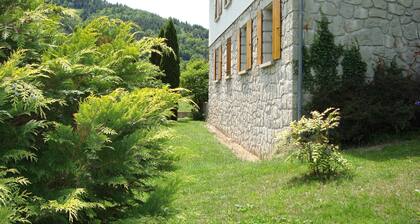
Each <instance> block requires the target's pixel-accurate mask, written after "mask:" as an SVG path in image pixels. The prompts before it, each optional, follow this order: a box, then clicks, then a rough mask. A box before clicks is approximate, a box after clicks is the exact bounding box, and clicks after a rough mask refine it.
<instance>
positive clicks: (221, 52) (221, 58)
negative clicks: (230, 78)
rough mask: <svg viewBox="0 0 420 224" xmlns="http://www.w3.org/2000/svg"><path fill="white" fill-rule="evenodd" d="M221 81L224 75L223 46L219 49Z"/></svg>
mask: <svg viewBox="0 0 420 224" xmlns="http://www.w3.org/2000/svg"><path fill="white" fill-rule="evenodd" d="M218 56H219V64H218V67H219V80H222V74H223V49H222V46H220V47H219V55H218Z"/></svg>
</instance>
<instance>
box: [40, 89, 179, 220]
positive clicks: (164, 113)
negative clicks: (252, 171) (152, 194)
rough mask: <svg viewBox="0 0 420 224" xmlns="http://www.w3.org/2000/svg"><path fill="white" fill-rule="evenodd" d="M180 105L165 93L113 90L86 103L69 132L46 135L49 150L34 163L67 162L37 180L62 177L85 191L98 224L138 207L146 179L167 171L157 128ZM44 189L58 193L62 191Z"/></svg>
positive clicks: (161, 135) (166, 153)
mask: <svg viewBox="0 0 420 224" xmlns="http://www.w3.org/2000/svg"><path fill="white" fill-rule="evenodd" d="M180 99H181V95H180V94H177V93H176V92H173V91H172V90H169V89H166V88H164V89H152V88H144V89H138V90H135V91H133V92H127V91H124V90H122V89H119V90H116V91H114V92H113V93H111V94H109V95H106V96H101V97H97V96H91V97H88V98H87V99H86V100H85V101H84V102H83V103H81V104H80V106H79V112H78V113H77V114H76V115H75V121H76V124H77V127H76V128H75V129H73V128H72V127H70V126H63V125H58V126H57V127H56V129H55V130H53V131H51V132H49V133H48V134H47V135H46V138H45V141H46V142H47V143H48V145H49V148H50V149H51V150H49V151H48V152H47V154H45V156H43V157H41V158H40V163H41V164H45V163H47V162H48V161H49V162H51V161H54V163H58V162H59V161H61V160H63V158H61V156H63V155H66V157H67V158H66V159H65V162H63V163H62V166H55V167H54V168H52V169H51V168H47V167H45V170H43V171H41V173H45V176H44V177H40V180H43V179H45V178H49V179H50V181H52V182H53V183H58V182H60V179H61V178H62V177H63V176H65V177H66V178H69V179H68V182H67V183H68V187H70V186H74V184H77V187H81V188H83V189H86V190H87V192H89V194H88V195H89V196H90V197H89V196H88V197H87V198H88V199H89V201H95V203H100V204H97V205H101V206H100V207H95V208H101V209H96V210H95V212H96V214H98V217H100V218H101V219H102V220H103V221H104V222H106V220H107V217H108V216H109V215H110V214H115V213H117V214H118V213H119V212H120V211H123V210H124V209H127V208H129V207H131V206H134V205H136V204H137V205H139V204H141V203H142V197H140V195H141V194H144V193H146V192H149V191H150V190H151V189H153V188H152V185H151V182H150V179H151V178H153V177H157V176H160V175H161V173H162V171H163V170H166V169H168V168H170V167H171V161H172V159H171V158H172V157H171V153H170V152H169V151H168V150H169V149H168V148H164V147H162V143H163V142H164V141H165V139H167V137H168V135H167V134H165V133H166V132H164V131H163V130H162V125H163V124H164V123H165V121H166V118H167V117H168V116H170V115H171V113H172V112H171V109H173V108H174V107H175V106H176V104H177V102H178V101H179V100H180ZM52 158H54V159H52ZM38 170H42V168H38ZM51 177H55V178H56V180H55V181H54V180H52V179H51ZM37 185H38V186H40V185H41V186H42V183H41V182H39V183H37ZM45 187H49V188H50V189H51V190H53V191H62V190H61V188H62V187H64V186H63V185H57V184H53V185H46V186H45ZM54 189H55V190H54ZM66 197H69V196H66ZM104 201H106V203H104ZM54 205H56V204H54ZM102 208H106V210H102ZM92 209H93V208H92ZM61 211H62V210H60V212H61ZM67 212H68V211H67ZM75 214H76V213H75ZM99 214H100V215H99ZM120 215H121V214H120Z"/></svg>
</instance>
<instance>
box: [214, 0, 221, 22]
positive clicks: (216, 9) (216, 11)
mask: <svg viewBox="0 0 420 224" xmlns="http://www.w3.org/2000/svg"><path fill="white" fill-rule="evenodd" d="M222 12H223V0H214V20H215V21H216V22H217V21H219V19H220V17H221V16H222Z"/></svg>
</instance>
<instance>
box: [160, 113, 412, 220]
mask: <svg viewBox="0 0 420 224" xmlns="http://www.w3.org/2000/svg"><path fill="white" fill-rule="evenodd" d="M173 129H174V131H175V133H176V137H175V138H174V139H173V140H171V142H170V143H171V145H173V146H175V151H176V154H177V155H178V156H179V161H178V162H177V166H178V169H177V171H175V173H174V174H173V175H171V176H170V178H169V179H170V180H171V181H166V182H164V183H163V185H162V186H169V188H171V187H173V186H174V185H175V184H174V180H175V179H176V180H179V182H178V183H179V184H178V190H177V191H176V192H175V191H173V190H171V189H166V190H164V189H163V190H162V189H161V191H162V192H164V193H166V194H167V195H165V194H160V197H161V198H165V199H167V201H168V202H169V201H170V198H172V199H174V201H173V202H172V203H171V206H170V208H171V209H169V210H168V211H170V212H168V213H170V214H171V216H169V217H168V220H169V221H167V222H168V223H283V222H285V223H419V221H420V219H419V217H420V216H419V215H420V213H419V212H420V210H419V209H420V193H419V189H420V139H418V140H411V141H405V142H402V143H400V144H398V145H392V146H387V147H385V148H383V149H382V148H376V149H370V150H367V149H357V150H351V151H347V152H346V153H345V157H346V158H347V159H349V160H350V161H351V162H352V164H353V165H354V174H353V177H343V178H339V179H335V180H331V181H328V182H320V181H316V180H311V179H309V178H306V177H305V172H306V168H305V166H304V165H301V164H294V163H290V162H283V161H279V160H277V161H264V162H258V163H251V162H242V161H238V160H237V159H236V158H235V157H234V156H233V155H232V153H231V152H230V151H229V150H228V149H227V148H226V147H225V146H223V145H221V144H219V143H218V141H217V140H216V139H215V138H214V137H213V136H212V135H211V134H210V133H209V132H208V131H207V130H206V128H205V123H203V122H194V121H182V122H178V123H177V124H175V125H174V126H173ZM168 183H171V184H168ZM154 206H155V207H156V206H158V205H156V204H155V205H154Z"/></svg>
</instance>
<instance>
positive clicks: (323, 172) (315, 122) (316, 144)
mask: <svg viewBox="0 0 420 224" xmlns="http://www.w3.org/2000/svg"><path fill="white" fill-rule="evenodd" d="M339 122H340V113H339V110H338V109H334V108H329V109H327V110H325V111H324V112H322V113H320V112H318V111H313V112H312V113H311V117H308V118H307V117H305V116H304V117H302V119H301V120H299V121H294V122H292V123H291V125H290V129H289V130H288V131H286V132H285V133H283V136H281V140H280V143H279V146H278V147H279V151H280V152H281V151H284V150H285V149H288V150H289V153H290V157H291V158H297V159H298V160H300V161H302V162H304V163H307V164H308V166H309V170H310V174H311V175H314V176H317V177H329V176H331V175H335V174H338V173H340V172H346V171H348V170H349V169H350V164H349V162H348V161H347V160H346V159H345V158H343V156H342V155H341V154H340V153H339V147H338V146H337V145H334V144H332V143H331V137H330V132H331V131H332V130H334V129H335V128H337V127H338V126H339Z"/></svg>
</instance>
